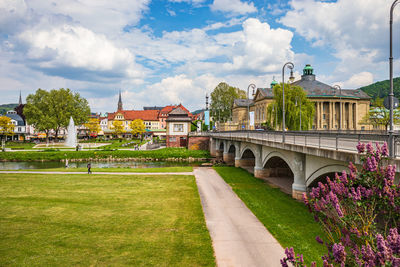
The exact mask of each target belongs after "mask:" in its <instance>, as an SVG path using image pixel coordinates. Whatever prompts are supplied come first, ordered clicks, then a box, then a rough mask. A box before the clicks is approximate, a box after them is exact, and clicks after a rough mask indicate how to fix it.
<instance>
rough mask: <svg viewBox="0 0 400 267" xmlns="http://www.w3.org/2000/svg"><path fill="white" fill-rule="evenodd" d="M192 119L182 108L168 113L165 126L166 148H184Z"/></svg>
mask: <svg viewBox="0 0 400 267" xmlns="http://www.w3.org/2000/svg"><path fill="white" fill-rule="evenodd" d="M191 123H192V118H191V117H189V114H188V112H187V111H186V110H184V109H183V108H182V107H177V108H176V109H174V110H173V111H171V112H169V115H168V118H167V119H166V124H167V140H166V141H167V142H166V143H167V147H186V146H187V140H188V134H189V132H190V125H191Z"/></svg>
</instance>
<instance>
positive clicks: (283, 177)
mask: <svg viewBox="0 0 400 267" xmlns="http://www.w3.org/2000/svg"><path fill="white" fill-rule="evenodd" d="M274 154H275V153H274ZM263 167H264V170H263V173H264V175H263V179H264V180H266V181H267V182H269V183H270V184H272V185H274V186H277V187H279V188H280V189H281V190H282V191H283V192H285V193H287V194H291V193H292V184H293V182H294V175H293V171H292V169H291V168H290V166H289V164H288V163H287V162H286V160H285V159H284V158H283V157H280V156H279V155H270V156H269V157H267V159H266V161H265V163H264V166H263Z"/></svg>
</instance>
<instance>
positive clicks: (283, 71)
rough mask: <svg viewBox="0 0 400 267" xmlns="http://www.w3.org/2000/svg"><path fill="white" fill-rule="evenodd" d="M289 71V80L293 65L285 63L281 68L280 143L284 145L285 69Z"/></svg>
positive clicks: (291, 75)
mask: <svg viewBox="0 0 400 267" xmlns="http://www.w3.org/2000/svg"><path fill="white" fill-rule="evenodd" d="M286 66H287V67H288V68H289V69H290V78H289V79H290V80H292V78H293V68H294V64H293V63H292V62H286V63H285V65H283V67H282V117H283V118H282V134H283V135H282V142H283V143H285V127H286V126H285V67H286Z"/></svg>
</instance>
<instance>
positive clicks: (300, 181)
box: [292, 153, 307, 200]
mask: <svg viewBox="0 0 400 267" xmlns="http://www.w3.org/2000/svg"><path fill="white" fill-rule="evenodd" d="M305 163H306V155H305V154H303V153H295V156H294V161H293V170H292V171H293V176H294V182H293V184H292V197H293V198H295V199H299V200H301V199H302V198H303V193H305V192H306V191H307V186H306V168H305V166H306V164H305Z"/></svg>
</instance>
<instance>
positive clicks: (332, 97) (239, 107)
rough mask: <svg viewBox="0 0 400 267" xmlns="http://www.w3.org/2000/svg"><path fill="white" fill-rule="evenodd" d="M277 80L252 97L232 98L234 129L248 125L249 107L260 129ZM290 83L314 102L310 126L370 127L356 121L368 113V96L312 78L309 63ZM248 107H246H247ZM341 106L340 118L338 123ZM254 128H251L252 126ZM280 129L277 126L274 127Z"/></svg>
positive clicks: (315, 128)
mask: <svg viewBox="0 0 400 267" xmlns="http://www.w3.org/2000/svg"><path fill="white" fill-rule="evenodd" d="M276 84H277V82H276V81H273V82H272V83H271V88H258V89H257V91H256V92H255V94H254V97H253V99H252V100H250V101H249V100H240V101H239V100H235V102H234V105H233V109H232V125H230V128H231V129H232V127H233V126H235V127H236V129H243V127H245V128H246V129H247V128H248V127H247V120H248V115H247V114H248V112H247V111H248V109H249V110H250V112H254V124H255V126H254V127H255V128H260V127H261V124H262V123H264V122H265V121H266V118H267V114H266V112H267V106H268V105H269V104H271V103H272V102H273V97H274V95H273V91H272V88H273V86H274V85H276ZM291 85H296V86H300V87H302V88H303V89H304V91H305V92H306V94H307V98H309V99H310V101H312V102H314V103H315V117H314V122H313V125H312V129H314V130H338V129H341V130H370V129H372V126H370V125H360V124H359V122H360V121H361V120H362V118H363V117H364V116H365V115H366V114H367V113H368V111H369V107H370V99H371V98H370V97H369V96H368V95H367V94H366V93H364V92H363V91H361V90H359V89H356V90H354V89H342V90H339V89H338V88H335V87H333V86H330V85H328V84H325V83H322V82H320V81H318V80H316V78H315V74H314V70H313V68H312V67H311V66H310V65H308V64H307V65H306V66H305V68H304V69H303V75H302V76H301V79H300V80H298V81H294V82H293V83H291ZM248 106H249V107H248ZM340 108H341V109H342V119H341V125H340ZM254 127H253V128H254ZM277 127H278V128H279V126H277Z"/></svg>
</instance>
